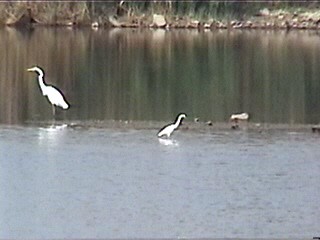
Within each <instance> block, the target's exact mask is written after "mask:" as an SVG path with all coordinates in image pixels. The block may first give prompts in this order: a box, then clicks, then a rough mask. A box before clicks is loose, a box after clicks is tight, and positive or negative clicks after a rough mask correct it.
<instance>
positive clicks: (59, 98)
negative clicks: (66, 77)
mask: <svg viewBox="0 0 320 240" xmlns="http://www.w3.org/2000/svg"><path fill="white" fill-rule="evenodd" d="M27 71H28V72H36V73H38V83H39V86H40V89H41V92H42V95H43V96H47V98H48V100H49V102H50V103H51V105H52V111H53V115H55V106H58V107H61V108H63V109H68V108H69V104H68V103H67V102H66V100H65V99H64V97H63V95H62V93H61V92H60V91H59V90H58V89H57V88H55V87H54V86H50V85H46V84H45V83H44V80H43V77H44V71H43V70H42V69H41V68H40V67H37V66H35V67H32V68H28V69H27Z"/></svg>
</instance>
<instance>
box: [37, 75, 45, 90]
mask: <svg viewBox="0 0 320 240" xmlns="http://www.w3.org/2000/svg"><path fill="white" fill-rule="evenodd" d="M38 82H39V86H40V88H41V91H42V94H43V95H46V94H45V89H46V84H45V83H44V81H43V73H39V76H38Z"/></svg>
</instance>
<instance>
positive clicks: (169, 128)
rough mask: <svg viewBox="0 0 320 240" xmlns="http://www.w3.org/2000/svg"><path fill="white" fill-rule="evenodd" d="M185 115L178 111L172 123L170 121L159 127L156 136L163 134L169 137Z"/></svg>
mask: <svg viewBox="0 0 320 240" xmlns="http://www.w3.org/2000/svg"><path fill="white" fill-rule="evenodd" d="M186 117H187V115H186V114H185V113H180V114H179V115H178V116H177V118H176V120H175V121H174V122H173V123H170V124H168V125H166V126H164V127H163V128H161V129H160V131H159V132H158V137H159V138H160V137H163V136H167V137H168V138H169V137H170V135H171V134H172V133H173V131H174V130H176V129H177V128H178V127H179V126H180V124H181V122H182V120H183V119H184V118H186Z"/></svg>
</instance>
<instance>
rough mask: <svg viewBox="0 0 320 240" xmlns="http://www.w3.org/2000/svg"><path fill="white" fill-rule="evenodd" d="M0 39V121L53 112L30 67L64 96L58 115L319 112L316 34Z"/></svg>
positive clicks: (12, 35) (23, 35) (279, 115)
mask: <svg viewBox="0 0 320 240" xmlns="http://www.w3.org/2000/svg"><path fill="white" fill-rule="evenodd" d="M0 43H1V44H0V55H1V56H2V57H1V59H0V77H1V78H0V79H1V80H0V113H1V114H0V123H6V124H8V123H9V124H16V123H19V124H20V123H24V122H26V121H38V120H48V119H51V118H52V116H51V115H52V112H51V107H50V106H49V105H48V103H47V101H46V99H45V98H43V96H42V95H41V93H40V91H39V87H38V83H37V81H36V74H35V73H30V72H27V71H26V69H27V68H28V67H30V66H33V65H40V66H41V67H42V68H43V69H44V70H45V73H46V78H45V80H46V81H47V83H50V84H54V85H56V86H58V87H59V88H60V89H61V90H62V91H63V93H64V94H65V95H66V98H67V99H68V101H69V102H70V104H71V106H72V107H71V109H70V110H69V111H68V112H67V113H66V114H65V115H63V114H62V116H60V118H63V119H77V120H79V119H80V120H88V119H94V120H96V119H99V120H110V119H115V120H119V119H122V120H166V121H167V120H169V119H172V118H173V117H175V115H176V114H177V113H178V112H187V113H188V115H189V116H190V117H192V118H193V117H200V118H201V119H204V120H212V121H214V122H224V121H226V120H227V119H228V118H229V116H230V114H231V113H234V112H242V111H246V112H249V113H250V115H251V117H252V121H254V122H271V123H291V124H292V123H318V122H319V119H320V112H319V111H316V110H317V109H318V107H319V102H320V94H319V92H320V80H319V76H320V68H319V65H320V37H319V35H318V34H317V32H304V31H299V32H295V31H292V32H285V31H283V32H282V31H270V32H269V31H231V32H228V31H213V32H211V31H209V32H198V31H188V30H181V31H179V30H175V31H165V30H147V31H142V30H137V29H134V30H132V29H129V30H121V29H113V30H110V31H108V30H99V31H92V30H90V29H84V30H80V29H75V30H71V29H66V28H57V29H47V28H36V29H34V30H33V31H19V30H16V29H13V28H4V29H0Z"/></svg>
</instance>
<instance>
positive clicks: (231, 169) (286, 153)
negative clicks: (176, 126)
mask: <svg viewBox="0 0 320 240" xmlns="http://www.w3.org/2000/svg"><path fill="white" fill-rule="evenodd" d="M70 126H71V125H63V124H61V125H52V126H50V125H45V124H42V125H36V124H34V125H24V126H5V125H2V126H1V127H0V148H1V149H0V185H1V189H0V202H1V204H0V216H1V217H0V225H1V228H0V238H1V239H4V238H23V239H25V238H29V239H39V238H60V239H62V238H178V237H180V238H182V237H186V238H204V237H210V238H230V237H231V238H235V237H237V238H238V237H239V238H306V239H310V238H312V237H313V236H316V235H317V234H319V226H320V218H319V212H320V209H319V208H320V207H319V198H320V187H319V186H320V179H319V170H320V161H319V159H320V150H319V136H318V135H317V134H312V133H311V132H310V131H305V130H300V131H294V130H292V131H288V130H279V129H277V130H272V129H269V130H265V131H257V130H254V129H247V130H240V131H231V130H218V129H216V130H215V129H213V130H210V131H206V130H204V129H203V131H198V130H190V129H188V128H182V129H181V130H180V131H178V132H176V133H175V134H174V137H173V139H172V140H171V141H170V140H162V141H159V140H158V139H157V138H156V129H154V128H153V127H152V128H145V129H143V128H141V129H136V128H115V127H113V128H95V127H89V128H73V127H70Z"/></svg>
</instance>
